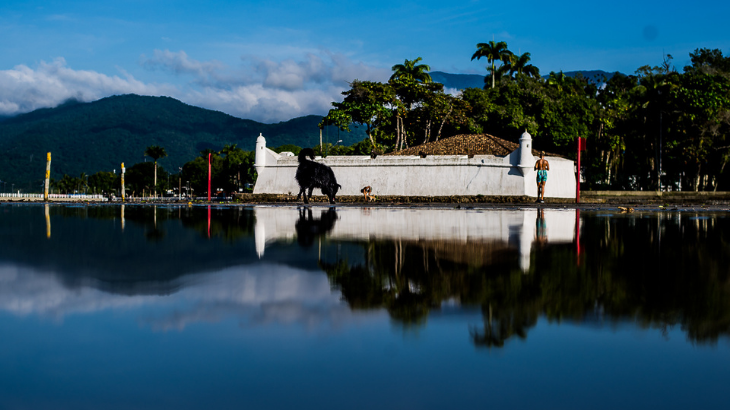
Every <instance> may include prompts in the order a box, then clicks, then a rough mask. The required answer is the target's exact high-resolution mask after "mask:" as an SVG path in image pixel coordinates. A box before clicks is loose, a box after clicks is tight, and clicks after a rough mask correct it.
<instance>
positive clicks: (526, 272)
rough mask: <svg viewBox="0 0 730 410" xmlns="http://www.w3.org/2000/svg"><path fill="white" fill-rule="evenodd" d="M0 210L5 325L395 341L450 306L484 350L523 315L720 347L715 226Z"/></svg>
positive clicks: (554, 214) (719, 254)
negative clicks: (86, 320)
mask: <svg viewBox="0 0 730 410" xmlns="http://www.w3.org/2000/svg"><path fill="white" fill-rule="evenodd" d="M0 209H2V215H3V217H2V218H0V239H1V240H2V244H3V246H2V248H0V266H1V267H0V309H2V310H5V311H8V312H12V313H14V314H18V315H34V314H35V315H46V316H50V317H55V318H63V317H64V316H66V315H69V314H72V313H80V312H94V311H97V310H104V309H121V308H130V307H134V306H136V307H139V306H146V307H150V308H152V310H153V311H154V312H148V313H146V314H145V315H144V317H145V318H144V321H145V323H148V324H149V325H150V326H151V327H153V328H155V329H180V328H184V327H185V326H186V325H187V324H188V323H191V322H195V321H210V320H220V318H221V317H238V318H239V319H240V320H241V321H244V322H247V323H258V322H265V321H267V320H273V321H278V322H280V323H287V320H288V321H290V322H296V323H309V324H314V323H330V324H331V323H334V322H338V321H346V320H354V319H353V318H354V317H356V316H357V315H360V314H361V313H375V312H387V314H388V315H389V316H390V318H391V319H392V320H393V321H394V322H395V323H397V324H399V325H401V326H407V327H412V326H427V322H428V319H429V316H430V315H431V314H433V313H434V312H436V311H439V310H441V309H442V308H443V307H444V306H445V305H449V306H456V307H457V308H466V307H477V308H479V309H481V313H482V315H481V316H482V320H481V323H473V324H472V325H471V326H469V327H468V328H464V333H465V334H467V335H469V337H470V339H471V341H472V343H473V344H474V345H476V346H484V347H501V346H504V345H505V344H506V343H507V342H508V341H510V340H513V339H516V338H527V337H528V336H529V333H530V331H531V330H532V329H533V328H534V327H535V326H536V324H537V323H538V321H539V320H540V318H546V319H547V320H548V321H551V322H554V323H561V322H570V323H579V324H585V325H590V326H616V325H617V324H622V323H627V324H634V325H638V326H639V327H641V328H657V329H660V331H662V332H666V331H667V329H671V328H672V327H678V328H680V329H681V330H682V331H683V332H684V333H685V334H686V335H687V337H688V338H689V339H690V340H692V341H696V342H714V341H716V340H718V338H720V337H727V336H728V335H730V271H729V268H728V267H729V266H730V263H729V262H730V260H728V259H729V255H730V247H729V243H728V238H727V232H729V231H728V229H727V228H728V226H727V225H728V219H727V218H725V217H724V215H690V214H682V213H673V214H657V213H643V214H642V213H634V214H610V213H606V212H598V213H595V212H594V213H591V212H585V211H584V212H582V213H579V212H578V211H574V210H568V211H564V210H554V209H534V208H533V209H509V210H490V211H480V210H453V209H390V208H373V209H368V208H341V209H335V208H329V207H327V208H316V207H315V208H304V207H302V208H293V207H253V208H242V207H230V208H228V207H216V206H213V207H188V206H174V207H167V206H156V207H151V206H150V207H145V206H122V207H114V206H56V205H51V206H49V205H44V206H43V207H42V208H41V207H40V206H8V205H5V206H2V207H0ZM41 214H43V216H41ZM44 219H45V235H43V233H44V230H43V226H42V224H43V221H44ZM51 225H52V226H53V235H51ZM315 244H317V246H314V245H315ZM160 295H166V296H167V298H159V296H160ZM343 301H344V304H343V303H342V302H343Z"/></svg>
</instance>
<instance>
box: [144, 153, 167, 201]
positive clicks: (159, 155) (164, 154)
mask: <svg viewBox="0 0 730 410" xmlns="http://www.w3.org/2000/svg"><path fill="white" fill-rule="evenodd" d="M144 154H145V155H147V156H148V157H151V158H152V159H154V160H155V194H154V196H155V197H156V196H157V160H158V159H160V158H164V157H166V156H167V151H165V149H164V148H162V147H159V146H157V145H150V146H149V147H147V149H146V150H145V151H144Z"/></svg>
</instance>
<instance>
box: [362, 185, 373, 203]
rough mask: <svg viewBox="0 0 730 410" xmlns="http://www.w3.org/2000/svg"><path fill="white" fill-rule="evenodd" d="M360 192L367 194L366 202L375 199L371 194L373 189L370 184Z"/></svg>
mask: <svg viewBox="0 0 730 410" xmlns="http://www.w3.org/2000/svg"><path fill="white" fill-rule="evenodd" d="M360 192H362V194H363V195H365V202H370V201H374V200H375V198H373V196H372V195H371V194H370V193H371V192H373V189H372V188H370V186H366V187H365V188H363V189H361V190H360Z"/></svg>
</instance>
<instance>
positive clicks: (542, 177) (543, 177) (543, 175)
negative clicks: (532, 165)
mask: <svg viewBox="0 0 730 410" xmlns="http://www.w3.org/2000/svg"><path fill="white" fill-rule="evenodd" d="M546 181H547V171H546V170H544V169H540V170H538V171H537V183H540V182H546Z"/></svg>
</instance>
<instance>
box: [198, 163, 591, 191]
mask: <svg viewBox="0 0 730 410" xmlns="http://www.w3.org/2000/svg"><path fill="white" fill-rule="evenodd" d="M210 155H211V154H210V152H209V153H208V202H210ZM579 163H580V162H579Z"/></svg>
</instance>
